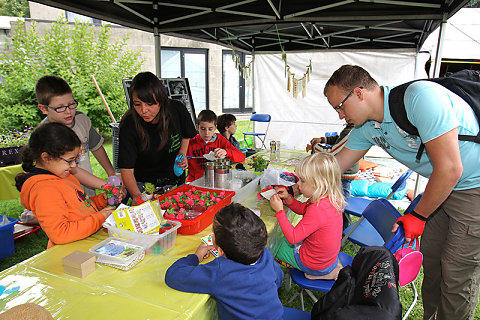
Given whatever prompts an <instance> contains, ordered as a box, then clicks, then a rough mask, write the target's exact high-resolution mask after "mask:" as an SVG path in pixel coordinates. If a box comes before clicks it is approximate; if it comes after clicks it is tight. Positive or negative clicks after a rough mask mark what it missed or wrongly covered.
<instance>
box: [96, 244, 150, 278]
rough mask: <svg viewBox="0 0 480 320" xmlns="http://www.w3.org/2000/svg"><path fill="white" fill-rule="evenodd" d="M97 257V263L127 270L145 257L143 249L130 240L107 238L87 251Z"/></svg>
mask: <svg viewBox="0 0 480 320" xmlns="http://www.w3.org/2000/svg"><path fill="white" fill-rule="evenodd" d="M88 252H90V253H93V254H94V255H96V256H97V262H98V263H103V264H106V265H109V266H111V267H114V268H117V269H121V270H129V269H131V268H132V267H133V266H134V265H136V264H137V263H139V262H140V261H142V260H143V258H144V257H145V249H144V248H143V247H142V246H139V245H137V244H134V243H133V242H132V241H130V240H125V239H120V238H114V237H109V238H107V239H105V240H103V241H102V242H100V243H99V244H97V245H95V246H93V247H91V248H90V249H88Z"/></svg>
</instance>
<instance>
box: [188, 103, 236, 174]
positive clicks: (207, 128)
mask: <svg viewBox="0 0 480 320" xmlns="http://www.w3.org/2000/svg"><path fill="white" fill-rule="evenodd" d="M216 129H217V116H216V114H215V112H213V111H211V110H202V111H201V112H200V113H199V114H198V117H197V130H198V134H197V135H196V136H195V137H193V138H191V139H190V143H189V144H188V150H187V157H192V158H190V159H189V160H188V177H187V182H191V181H195V180H197V179H199V178H201V177H202V176H203V172H204V171H205V162H206V159H205V158H203V155H205V154H208V153H209V152H210V151H213V152H214V154H215V157H216V158H225V157H227V158H228V159H229V160H230V161H232V162H243V161H244V160H245V155H244V154H243V153H242V152H241V151H240V150H238V149H237V148H235V147H234V146H233V145H232V144H231V143H230V142H229V141H228V140H227V139H226V138H225V137H224V136H222V135H221V134H216V133H215V130H216Z"/></svg>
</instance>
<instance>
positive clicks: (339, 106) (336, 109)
mask: <svg viewBox="0 0 480 320" xmlns="http://www.w3.org/2000/svg"><path fill="white" fill-rule="evenodd" d="M359 88H360V89H363V87H359ZM354 90H355V88H353V89H352V91H350V92H349V93H348V94H347V96H346V97H345V99H343V100H342V102H340V104H339V105H338V106H336V107H333V109H334V110H335V111H337V112H338V113H340V111H343V109H342V106H343V105H344V104H345V102H346V101H347V100H348V98H350V96H351V95H352V93H353V91H354Z"/></svg>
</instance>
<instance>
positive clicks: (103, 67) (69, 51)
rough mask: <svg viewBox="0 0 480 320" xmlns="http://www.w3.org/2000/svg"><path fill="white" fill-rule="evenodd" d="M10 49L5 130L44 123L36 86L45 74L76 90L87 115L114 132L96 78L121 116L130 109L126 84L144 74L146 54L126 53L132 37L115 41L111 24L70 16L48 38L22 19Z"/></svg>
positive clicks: (1, 103) (3, 57) (1, 121)
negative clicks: (74, 19) (143, 56)
mask: <svg viewBox="0 0 480 320" xmlns="http://www.w3.org/2000/svg"><path fill="white" fill-rule="evenodd" d="M12 34H13V36H12V43H11V48H10V49H9V50H6V51H4V52H3V53H2V54H0V63H1V65H0V77H3V83H1V84H0V128H2V129H21V128H23V127H24V126H35V125H36V124H38V123H39V122H40V120H41V113H40V112H39V110H38V108H37V101H36V97H35V83H36V81H37V80H38V79H39V78H40V77H42V76H44V75H49V74H53V75H57V76H60V77H62V78H64V79H65V80H66V81H67V82H68V83H69V84H70V86H71V88H72V91H73V94H74V97H75V99H76V100H77V101H78V103H79V106H78V110H80V111H83V112H84V113H86V114H87V115H88V116H89V117H90V119H91V120H92V123H93V125H94V127H96V128H98V129H99V130H100V132H101V133H103V134H110V126H109V124H110V123H111V120H110V117H109V116H108V113H107V110H106V109H105V106H104V104H103V103H102V100H101V98H100V96H99V94H98V92H97V90H96V88H95V85H94V83H93V81H92V79H91V75H94V76H95V79H96V80H97V83H98V85H99V87H100V89H101V90H102V93H103V95H104V96H105V99H106V101H107V102H108V105H109V107H110V109H111V110H112V113H113V114H114V116H115V118H116V119H117V120H118V119H120V117H121V115H122V114H123V113H124V112H125V111H126V109H127V105H126V99H125V94H124V91H123V86H122V82H121V80H122V79H123V78H127V77H132V76H134V75H135V74H137V73H138V72H139V71H140V67H141V65H142V63H143V60H142V59H140V51H131V50H126V49H125V47H126V45H127V40H128V39H127V38H124V39H115V40H113V39H111V32H110V29H109V28H108V26H102V27H97V28H95V27H94V26H92V25H90V24H88V23H82V22H78V21H77V22H76V23H75V24H74V25H71V24H69V23H68V22H67V21H66V20H65V19H64V18H61V19H59V20H57V22H55V23H52V24H51V25H50V28H49V29H48V30H47V31H46V33H45V35H44V36H40V35H39V34H38V33H37V31H36V25H35V24H33V25H32V27H31V28H29V29H27V28H25V24H24V22H22V21H17V25H16V26H15V27H14V28H13V32H12Z"/></svg>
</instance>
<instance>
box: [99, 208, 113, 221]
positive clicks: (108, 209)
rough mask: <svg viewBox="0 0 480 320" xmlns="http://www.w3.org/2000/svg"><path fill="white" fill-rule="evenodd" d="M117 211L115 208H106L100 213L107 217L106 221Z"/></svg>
mask: <svg viewBox="0 0 480 320" xmlns="http://www.w3.org/2000/svg"><path fill="white" fill-rule="evenodd" d="M115 209H116V208H115V207H105V208H103V209H102V210H100V213H101V214H102V215H103V216H104V217H105V219H107V218H108V217H109V216H110V215H111V214H112V212H113V211H114V210H115Z"/></svg>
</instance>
